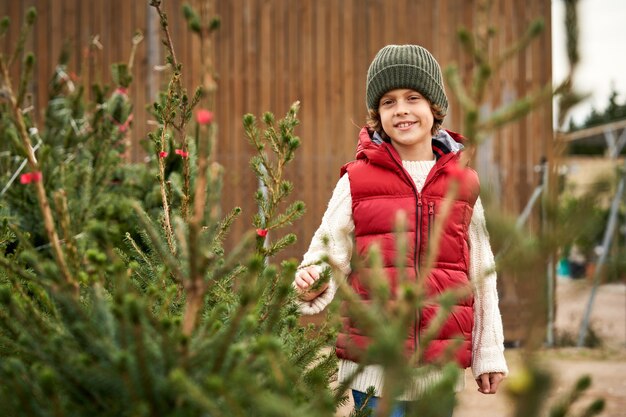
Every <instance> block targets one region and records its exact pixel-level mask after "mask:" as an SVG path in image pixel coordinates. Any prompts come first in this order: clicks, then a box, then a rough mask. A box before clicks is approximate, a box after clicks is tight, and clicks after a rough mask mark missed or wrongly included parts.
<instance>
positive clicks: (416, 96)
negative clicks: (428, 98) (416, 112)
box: [409, 95, 422, 101]
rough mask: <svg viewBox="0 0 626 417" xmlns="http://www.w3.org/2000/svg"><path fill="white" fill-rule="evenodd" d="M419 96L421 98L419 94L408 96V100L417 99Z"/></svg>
mask: <svg viewBox="0 0 626 417" xmlns="http://www.w3.org/2000/svg"><path fill="white" fill-rule="evenodd" d="M420 98H422V97H421V96H418V95H415V96H410V97H409V100H411V101H415V100H419V99H420Z"/></svg>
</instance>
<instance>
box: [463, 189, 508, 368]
mask: <svg viewBox="0 0 626 417" xmlns="http://www.w3.org/2000/svg"><path fill="white" fill-rule="evenodd" d="M469 239H470V279H471V281H472V283H473V288H474V329H473V332H472V373H473V375H474V378H478V377H479V376H480V375H482V374H484V373H489V372H503V373H504V374H508V367H507V364H506V360H505V358H504V332H503V329H502V317H501V316H500V308H499V307H498V291H497V288H496V278H497V276H496V272H495V260H494V256H493V252H492V250H491V245H490V243H489V233H488V232H487V228H486V224H485V212H484V209H483V206H482V203H481V201H480V198H479V199H478V200H477V201H476V204H475V205H474V214H473V215H472V220H471V224H470V229H469Z"/></svg>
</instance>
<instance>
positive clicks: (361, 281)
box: [337, 129, 479, 368]
mask: <svg viewBox="0 0 626 417" xmlns="http://www.w3.org/2000/svg"><path fill="white" fill-rule="evenodd" d="M448 133H449V135H448V137H447V140H448V142H450V143H452V142H454V141H453V140H452V139H454V140H455V141H457V142H461V141H462V139H463V138H462V137H461V136H460V135H457V134H454V133H453V132H448ZM450 143H448V145H449V144H450ZM457 147H458V148H462V147H461V146H458V144H457ZM433 151H434V152H435V154H436V155H437V156H438V159H437V162H436V163H435V166H434V167H433V169H432V170H431V171H430V173H429V175H428V177H427V179H426V182H425V184H424V187H423V189H422V192H421V193H419V192H418V191H417V189H416V188H415V184H414V182H413V180H412V178H411V176H410V175H409V173H408V172H407V171H406V170H405V169H404V167H403V166H402V161H401V159H400V156H399V155H398V153H397V151H396V150H395V149H394V148H393V146H391V144H389V143H386V142H382V143H375V142H374V141H373V140H372V138H371V137H370V132H368V131H367V130H366V129H363V130H361V133H360V134H359V146H358V148H357V159H356V160H355V161H352V162H349V163H348V164H346V165H345V166H344V167H343V168H342V175H343V173H345V172H347V173H348V175H349V178H350V192H351V194H352V215H353V219H354V226H355V229H354V235H355V240H356V246H355V249H356V252H355V255H356V256H359V258H360V259H363V258H364V257H366V256H367V253H368V248H369V247H370V245H372V244H373V243H377V244H378V245H379V247H380V253H381V256H382V262H383V268H384V272H385V275H386V278H387V279H388V284H389V288H390V293H391V299H393V298H395V294H396V292H397V289H398V280H399V277H400V276H404V277H405V279H407V280H410V281H415V280H416V279H417V277H418V276H419V274H420V267H422V266H423V264H424V263H425V262H426V257H427V252H428V250H429V249H428V245H429V240H430V237H431V233H432V228H433V226H434V222H435V219H436V218H437V215H438V213H439V211H440V208H441V205H442V203H443V201H444V199H445V195H446V192H447V190H448V184H449V181H450V179H451V178H452V177H454V178H457V179H458V181H459V183H458V184H459V189H458V192H457V195H456V197H455V200H454V202H453V204H452V209H451V210H450V214H449V216H448V218H447V219H446V221H445V222H444V227H443V233H442V235H441V239H440V243H439V251H438V256H437V258H436V260H435V262H434V264H433V268H432V270H431V272H430V273H429V275H428V276H427V277H425V279H423V282H424V285H425V291H426V294H427V295H428V296H437V295H438V294H441V293H443V292H444V291H446V290H449V289H452V288H455V287H459V286H466V285H468V284H469V272H468V271H469V243H468V230H469V224H470V221H471V218H472V213H473V208H474V203H475V202H476V199H477V198H478V193H479V181H478V176H477V174H476V172H475V171H474V170H472V169H469V168H460V167H459V166H458V161H459V154H458V152H453V151H451V150H450V146H446V143H445V142H439V141H437V140H435V139H433ZM399 210H403V211H404V212H405V213H406V218H407V223H408V224H407V235H406V237H407V248H406V256H405V259H404V262H403V264H404V266H403V271H398V269H397V264H398V262H397V259H396V256H397V251H396V248H395V237H394V232H393V231H394V229H395V224H394V223H395V219H396V213H397V212H398V211H399ZM355 269H357V270H355V271H353V272H352V273H351V275H350V276H349V277H348V282H349V284H350V285H351V286H352V288H353V290H354V291H355V293H356V294H357V295H358V296H359V297H360V299H361V300H362V302H363V303H368V302H369V300H370V299H371V296H370V291H369V289H368V286H367V284H366V282H367V279H366V277H367V275H368V273H369V272H370V271H369V269H368V268H367V265H364V266H363V267H360V268H355ZM399 272H402V274H403V275H400V274H399ZM423 278H424V277H423ZM473 305H474V299H473V297H472V296H468V297H466V298H463V299H461V300H458V301H457V305H455V307H454V308H453V310H452V313H451V315H450V316H449V318H448V319H447V321H446V322H445V324H444V325H443V326H442V327H441V329H440V331H439V333H438V335H437V336H436V337H435V338H434V339H433V340H432V341H431V343H430V344H429V345H428V346H427V347H426V349H425V351H424V352H422V354H421V360H422V362H427V363H432V362H436V361H437V360H438V359H440V358H443V356H444V355H446V354H447V348H448V347H449V346H450V343H452V341H453V340H454V339H461V340H462V342H461V345H460V348H459V349H457V350H456V351H455V352H453V353H454V355H455V358H456V361H457V362H458V364H459V366H461V367H463V368H467V367H469V366H470V365H471V352H472V326H473V322H474V316H473ZM342 311H343V313H342V320H343V329H342V331H341V332H340V333H339V336H338V339H337V356H338V357H339V358H342V359H348V360H351V361H354V362H360V360H359V359H360V357H361V355H362V353H363V351H364V350H365V349H366V348H367V346H368V345H369V343H370V338H369V337H368V335H367V332H366V331H365V330H364V329H363V328H360V327H359V324H358V320H354V319H353V318H350V316H349V314H347V309H346V308H345V306H344V308H342ZM436 313H437V306H425V307H423V308H421V309H419V310H417V309H416V312H415V320H414V322H413V323H411V325H410V328H409V329H407V336H406V342H405V347H406V354H407V356H410V355H412V354H413V353H414V352H415V351H416V350H417V349H418V348H419V343H420V342H419V340H420V339H419V338H420V337H421V335H423V334H424V332H425V331H426V329H428V327H429V324H430V322H431V320H432V319H433V318H434V317H435V315H436Z"/></svg>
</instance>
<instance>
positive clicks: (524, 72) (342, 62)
mask: <svg viewBox="0 0 626 417" xmlns="http://www.w3.org/2000/svg"><path fill="white" fill-rule="evenodd" d="M191 3H192V4H195V5H196V6H197V5H198V4H199V3H201V1H200V0H194V1H191ZM163 4H164V8H165V9H166V10H167V11H168V13H169V17H170V19H169V21H170V30H171V33H172V38H173V42H174V44H175V47H176V49H177V56H178V59H179V61H180V62H182V63H183V64H184V77H186V82H187V85H188V86H189V88H192V87H193V86H195V85H198V84H199V83H201V81H202V80H201V76H202V74H201V62H200V61H201V54H200V47H199V41H198V40H197V39H196V38H195V37H193V36H191V35H190V34H189V32H188V30H187V28H186V24H185V22H184V19H183V18H182V13H181V5H182V2H177V1H168V0H164V1H163ZM31 5H34V6H36V7H37V10H38V13H39V19H38V21H37V24H36V26H35V29H34V33H33V34H32V36H31V38H30V40H29V42H28V43H27V48H28V49H30V50H32V51H34V53H35V55H36V57H37V66H36V69H35V77H34V82H33V85H32V88H31V91H32V92H33V98H34V104H35V108H37V109H41V104H43V103H44V102H45V99H46V86H47V83H48V80H49V79H50V77H51V76H52V74H53V72H54V71H55V62H56V59H57V57H58V55H59V54H60V51H61V48H62V45H63V43H64V42H69V49H70V51H71V52H72V55H71V59H70V61H69V65H68V68H67V71H68V73H76V74H79V77H78V78H77V82H79V83H83V84H84V85H86V86H88V85H89V84H90V83H91V82H94V81H97V80H104V81H108V80H109V79H110V78H109V74H108V67H109V65H110V64H111V63H112V62H117V61H127V60H128V57H129V54H130V48H131V38H132V36H133V34H134V33H135V32H136V31H137V30H140V31H141V32H142V33H143V34H144V41H143V42H142V44H141V45H140V46H139V48H138V50H137V54H136V56H135V65H134V68H133V73H134V76H135V81H134V83H133V85H132V87H131V89H130V92H129V94H130V96H131V97H132V98H133V100H134V103H135V111H134V128H133V132H132V135H133V136H132V147H131V152H130V155H131V157H132V159H133V160H135V161H142V160H143V157H144V155H143V152H142V150H141V148H140V146H139V143H140V141H142V140H144V139H145V137H146V132H147V131H148V130H149V129H150V126H149V125H148V121H149V119H150V118H149V116H148V114H147V112H146V111H145V110H144V109H145V107H146V104H149V103H150V102H151V101H152V100H154V98H155V96H156V94H157V91H158V90H159V88H161V86H162V85H161V84H162V83H163V82H164V80H165V79H166V78H165V77H164V76H163V75H162V74H161V73H159V72H158V71H157V70H155V66H157V67H158V66H159V65H161V64H163V59H164V53H163V50H162V48H161V45H160V36H161V34H160V32H159V24H158V19H157V17H156V13H155V11H154V10H153V9H152V8H151V7H149V6H148V1H147V0H145V1H133V2H128V1H122V0H90V1H84V0H23V1H14V0H0V16H1V15H8V16H10V17H11V19H12V22H13V25H12V29H11V30H10V32H9V34H8V36H7V38H6V39H5V41H4V42H5V45H1V44H0V46H9V45H11V44H13V43H14V42H15V41H16V39H17V33H18V32H17V26H19V25H18V22H20V21H21V20H22V18H23V15H24V11H25V10H26V9H27V8H28V7H29V6H31ZM476 7H477V2H476V1H467V0H439V1H431V0H393V1H391V0H389V1H384V0H216V1H215V3H214V8H215V11H216V13H217V14H218V15H219V16H220V17H221V22H222V25H221V28H220V29H219V30H218V32H217V35H216V36H215V38H214V45H215V49H214V56H213V58H214V62H215V67H216V71H217V73H218V75H219V79H218V86H219V89H218V94H217V102H216V106H215V113H216V119H217V123H218V125H219V135H218V144H217V159H218V161H219V162H221V163H222V164H223V165H224V167H225V170H226V173H227V175H226V184H225V187H224V190H225V192H224V198H223V204H224V208H225V209H228V208H230V207H233V206H241V207H242V208H243V210H244V211H243V213H244V214H243V216H242V220H239V221H238V222H237V223H236V225H235V228H234V230H233V237H234V238H235V239H236V238H237V236H240V235H241V233H242V232H243V231H244V230H247V229H249V227H250V218H251V216H252V215H253V213H254V211H255V208H254V204H253V192H254V190H255V188H256V187H257V183H256V181H255V179H254V177H253V175H252V173H251V170H250V169H249V162H248V161H249V157H250V155H251V147H250V146H249V145H248V144H247V142H246V140H245V139H244V135H243V129H242V124H241V118H242V115H243V114H245V113H248V112H251V113H254V114H257V115H260V114H261V113H262V112H264V111H272V112H274V113H275V114H276V115H277V117H279V116H282V115H283V114H284V113H285V112H286V111H287V109H288V108H289V106H290V104H291V103H292V102H294V101H295V100H300V102H301V104H302V108H301V112H300V119H301V126H300V127H299V129H298V131H297V133H298V134H299V136H300V137H301V140H302V148H301V150H300V151H299V154H298V155H297V158H296V162H295V163H294V166H292V167H291V171H290V173H289V175H290V179H291V180H292V181H293V182H294V183H295V184H296V187H295V188H296V192H295V197H296V198H298V199H301V200H303V201H304V202H305V203H306V206H307V210H308V211H307V214H306V216H305V218H304V220H302V221H300V222H298V223H297V224H296V225H295V226H294V231H295V232H296V233H297V235H298V237H299V242H298V243H297V245H296V246H295V247H294V248H293V249H292V250H290V251H289V252H288V255H290V256H295V257H299V256H300V255H301V254H302V253H303V251H304V250H305V249H306V247H307V246H308V242H309V240H310V238H311V236H312V235H313V232H314V231H315V229H316V227H317V226H318V224H319V221H320V219H321V216H322V214H323V212H324V210H325V207H326V204H327V202H328V199H329V197H330V195H331V192H332V189H333V187H334V185H335V183H336V181H337V179H338V176H339V168H340V167H341V165H342V164H343V163H345V162H346V161H348V160H350V159H352V158H353V155H354V150H355V144H356V135H357V132H358V130H359V126H361V125H363V123H364V117H365V113H366V111H365V75H366V71H367V67H368V65H369V63H370V61H371V59H372V58H373V56H374V54H375V53H376V51H377V50H378V49H380V48H381V47H382V46H384V45H385V44H390V43H395V44H404V43H417V44H421V45H423V46H425V47H426V48H428V49H429V50H431V51H432V52H433V54H434V55H435V57H436V58H437V59H438V60H439V61H440V63H441V65H442V67H446V66H447V65H449V64H452V63H456V64H457V65H458V66H459V68H460V69H461V71H462V74H463V76H464V78H465V81H466V82H469V73H470V71H471V69H472V62H471V60H470V59H469V57H468V55H467V54H465V53H464V52H463V50H462V48H461V46H460V43H459V41H458V39H457V35H456V34H457V30H458V28H459V27H461V26H465V27H467V28H469V29H472V28H473V27H474V25H475V22H476V16H477V11H476ZM550 7H551V6H550V2H547V1H545V0H528V1H524V2H520V1H515V0H495V1H494V2H493V9H492V11H491V16H490V19H489V20H490V22H491V24H493V25H494V26H495V27H496V28H497V35H496V37H495V39H494V42H493V44H492V48H491V53H492V54H497V53H499V52H501V51H502V50H503V49H504V48H505V47H507V46H508V45H510V44H511V43H512V42H513V41H514V40H516V39H518V38H519V37H521V36H522V34H523V33H524V32H525V30H526V28H527V26H528V24H529V23H530V22H531V21H532V20H533V19H535V18H537V17H543V18H544V19H545V24H546V25H545V30H544V32H543V34H542V35H541V36H540V37H539V38H538V39H537V40H535V41H534V42H533V43H532V45H531V47H530V48H529V49H528V50H527V51H526V52H524V53H523V54H521V55H519V56H517V57H515V58H514V59H513V60H512V61H511V62H510V63H508V64H507V65H505V66H504V68H503V71H502V72H501V73H500V74H499V75H498V76H497V78H496V79H494V80H493V81H492V83H491V84H490V90H489V95H488V103H487V104H486V105H485V106H484V108H483V110H484V111H485V112H488V111H490V109H493V108H495V107H497V106H498V105H500V104H502V103H506V102H510V101H512V100H514V99H515V98H518V97H521V96H523V95H524V94H525V93H527V92H529V91H531V90H533V89H536V88H538V87H540V86H542V85H544V84H545V83H547V82H550V81H551V71H552V66H551V38H550V32H551V28H550V25H551V19H550ZM94 40H95V41H96V42H94ZM90 45H91V46H90ZM94 45H97V46H94ZM448 95H449V96H450V93H449V94H448ZM449 98H450V112H449V115H448V117H447V118H446V123H445V125H446V127H447V128H449V129H451V130H455V131H462V129H463V126H462V115H461V114H460V112H459V110H458V109H459V106H458V101H457V100H456V99H454V98H453V97H449ZM552 143H553V134H552V111H551V105H550V104H546V105H545V106H543V107H542V108H541V109H539V111H536V112H534V113H533V114H531V115H529V116H527V117H526V118H524V119H523V120H521V121H520V122H518V123H515V124H512V125H509V126H507V127H506V128H504V129H502V130H500V131H498V132H497V133H496V134H494V135H493V137H492V138H490V139H489V140H488V141H487V143H485V144H484V145H483V146H482V147H481V148H480V150H479V152H478V154H477V157H476V160H475V163H474V165H475V167H476V168H477V169H478V171H479V173H480V174H481V177H482V182H483V189H484V190H488V191H490V192H491V194H492V195H493V196H495V199H496V201H498V202H499V204H500V206H501V207H503V209H504V210H505V211H506V212H508V213H510V214H512V215H516V214H518V213H520V212H521V211H522V209H523V207H524V205H525V204H526V202H527V200H528V199H529V197H530V195H531V194H532V191H533V189H534V187H535V186H536V185H537V183H538V181H539V174H537V173H536V172H535V170H534V167H535V166H536V165H537V164H538V163H539V161H540V160H541V158H542V157H547V158H548V159H550V158H551V149H552V146H553V145H552Z"/></svg>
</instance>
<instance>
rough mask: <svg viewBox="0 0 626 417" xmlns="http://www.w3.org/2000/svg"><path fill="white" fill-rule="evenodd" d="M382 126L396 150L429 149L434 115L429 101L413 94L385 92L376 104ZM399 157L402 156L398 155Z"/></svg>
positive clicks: (403, 90) (404, 91)
mask: <svg viewBox="0 0 626 417" xmlns="http://www.w3.org/2000/svg"><path fill="white" fill-rule="evenodd" d="M378 114H379V115H380V121H381V125H382V127H383V130H384V131H385V133H387V136H389V138H390V139H391V142H392V144H393V145H394V147H395V148H396V149H397V150H398V151H401V150H406V151H412V150H413V149H415V148H423V147H426V146H427V149H430V146H431V145H430V143H431V139H432V133H431V130H432V127H433V123H434V116H433V112H432V110H431V108H430V103H429V101H428V100H427V99H426V98H425V97H424V96H422V95H421V94H420V93H418V92H417V91H415V90H409V89H396V90H391V91H388V92H387V93H386V94H385V95H384V96H383V97H382V98H381V99H380V102H379V106H378ZM400 153H401V154H402V153H403V152H400Z"/></svg>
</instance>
